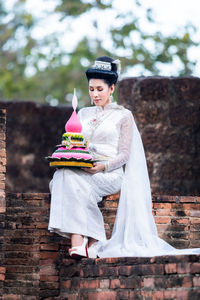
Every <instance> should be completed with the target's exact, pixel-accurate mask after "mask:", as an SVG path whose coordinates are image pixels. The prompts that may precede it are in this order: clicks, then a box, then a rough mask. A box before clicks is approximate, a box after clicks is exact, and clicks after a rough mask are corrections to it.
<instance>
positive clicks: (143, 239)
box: [49, 103, 200, 257]
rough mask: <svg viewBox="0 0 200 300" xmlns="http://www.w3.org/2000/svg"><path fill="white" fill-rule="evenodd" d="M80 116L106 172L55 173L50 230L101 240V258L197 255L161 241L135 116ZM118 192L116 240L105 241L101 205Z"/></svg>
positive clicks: (116, 111) (111, 108) (95, 110)
mask: <svg viewBox="0 0 200 300" xmlns="http://www.w3.org/2000/svg"><path fill="white" fill-rule="evenodd" d="M79 117H80V120H81V123H82V126H83V134H84V135H85V136H86V137H87V138H88V139H89V140H90V150H91V151H92V152H93V154H94V155H95V157H96V158H97V159H98V160H99V161H101V162H105V165H106V172H99V173H96V174H89V173H87V172H85V171H83V170H81V169H75V168H74V169H70V168H65V169H64V168H63V169H59V170H57V171H56V172H55V173H54V176H53V179H52V180H51V182H50V191H51V209H50V220H49V230H50V231H52V232H57V233H58V234H60V235H63V236H64V237H68V238H70V236H71V234H72V233H77V234H82V235H84V236H88V237H93V238H95V239H97V240H98V242H97V243H96V245H95V246H96V249H97V253H98V256H99V257H123V256H157V255H178V254H199V253H200V248H194V249H176V248H174V247H172V246H171V245H170V244H168V243H167V242H165V241H164V240H162V239H161V238H159V237H158V233H157V229H156V225H155V221H154V218H153V215H152V196H151V189H150V182H149V175H148V170H147V165H146V158H145V153H144V148H143V144H142V140H141V136H140V133H139V131H138V128H137V126H136V123H135V121H134V118H133V116H132V113H131V112H130V111H129V110H128V109H125V108H123V107H122V106H119V105H117V104H116V103H110V104H108V105H106V106H105V108H104V110H103V109H102V108H101V107H98V106H95V107H88V108H83V109H81V110H80V111H79ZM124 164H126V168H125V172H123V165H124ZM119 190H121V193H120V200H119V205H118V209H117V215H116V220H115V224H114V228H113V233H112V237H111V239H109V240H106V236H105V229H104V222H103V217H102V214H101V212H100V209H99V208H98V205H97V203H98V202H99V201H101V199H102V197H103V196H106V195H108V194H113V193H116V192H118V191H119Z"/></svg>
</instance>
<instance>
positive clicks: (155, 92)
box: [118, 77, 200, 195]
mask: <svg viewBox="0 0 200 300" xmlns="http://www.w3.org/2000/svg"><path fill="white" fill-rule="evenodd" d="M118 92H119V93H118V94H119V103H121V104H123V105H125V106H126V107H128V108H129V109H130V110H132V112H133V114H134V117H135V120H136V123H137V125H138V127H139V129H140V132H141V134H142V140H143V143H144V147H145V152H146V156H147V163H148V169H149V174H150V179H151V189H152V192H153V193H154V194H155V193H156V194H160V195H162V194H167V195H200V179H199V161H200V151H199V148H200V126H199V112H200V78H197V77H180V78H175V77H135V78H128V79H124V80H122V81H121V82H120V85H119V89H118Z"/></svg>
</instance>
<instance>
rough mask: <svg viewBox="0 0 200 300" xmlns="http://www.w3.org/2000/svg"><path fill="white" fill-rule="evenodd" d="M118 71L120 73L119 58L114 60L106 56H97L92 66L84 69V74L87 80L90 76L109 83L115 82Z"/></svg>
mask: <svg viewBox="0 0 200 300" xmlns="http://www.w3.org/2000/svg"><path fill="white" fill-rule="evenodd" d="M117 65H118V67H117ZM119 73H120V61H119V59H117V60H114V59H112V58H110V57H108V56H103V57H99V58H97V59H96V60H95V62H94V64H93V66H92V67H91V68H88V69H87V70H86V76H87V79H88V81H89V80H90V79H91V78H95V79H104V80H106V81H107V82H108V83H109V84H110V85H112V84H115V83H116V82H117V79H118V76H119Z"/></svg>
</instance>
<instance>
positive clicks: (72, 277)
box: [57, 255, 200, 300]
mask: <svg viewBox="0 0 200 300" xmlns="http://www.w3.org/2000/svg"><path fill="white" fill-rule="evenodd" d="M199 261H200V255H179V256H157V257H140V258H137V257H123V258H99V259H82V260H81V261H80V262H74V261H73V260H72V259H63V264H62V266H61V269H60V280H61V282H60V288H61V289H60V296H59V297H58V298H57V299H60V300H61V299H66V298H65V297H67V299H90V300H96V299H104V300H112V299H158V298H159V299H191V298H190V297H191V296H192V297H194V299H198V297H199V296H200V289H199V286H200V276H199V275H200V274H199V273H200V262H199ZM151 297H152V298H151Z"/></svg>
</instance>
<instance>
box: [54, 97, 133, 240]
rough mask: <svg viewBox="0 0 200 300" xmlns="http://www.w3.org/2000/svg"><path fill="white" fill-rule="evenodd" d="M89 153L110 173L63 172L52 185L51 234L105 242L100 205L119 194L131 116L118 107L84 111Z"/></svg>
mask: <svg viewBox="0 0 200 300" xmlns="http://www.w3.org/2000/svg"><path fill="white" fill-rule="evenodd" d="M78 115H79V118H80V121H81V124H82V126H83V130H82V132H83V135H84V136H85V137H87V139H88V140H89V141H90V148H89V149H90V150H91V151H92V153H93V154H94V156H95V158H96V159H98V161H100V162H106V170H107V172H99V173H96V174H90V173H87V172H85V171H83V170H81V169H78V168H76V169H75V168H73V169H72V168H62V169H59V170H57V171H56V172H55V173H54V176H53V179H52V181H51V182H50V191H51V209H50V220H49V230H50V231H54V232H57V233H59V234H60V235H63V236H65V237H68V238H70V236H71V233H77V234H82V235H85V236H89V237H93V238H95V239H97V240H99V241H105V240H106V235H105V229H104V221H103V217H102V214H101V211H100V209H99V207H98V204H97V203H98V202H99V201H101V200H102V197H103V196H106V195H110V194H113V193H117V192H118V191H119V190H120V188H121V183H122V179H123V168H122V166H123V165H124V164H125V163H126V162H127V160H128V158H129V151H130V142H131V130H132V120H131V112H130V111H129V110H127V109H125V108H124V107H122V106H119V105H117V104H116V103H110V104H108V105H106V106H105V109H104V110H103V109H102V107H100V106H95V107H88V108H83V109H81V110H80V111H79V113H78Z"/></svg>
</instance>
